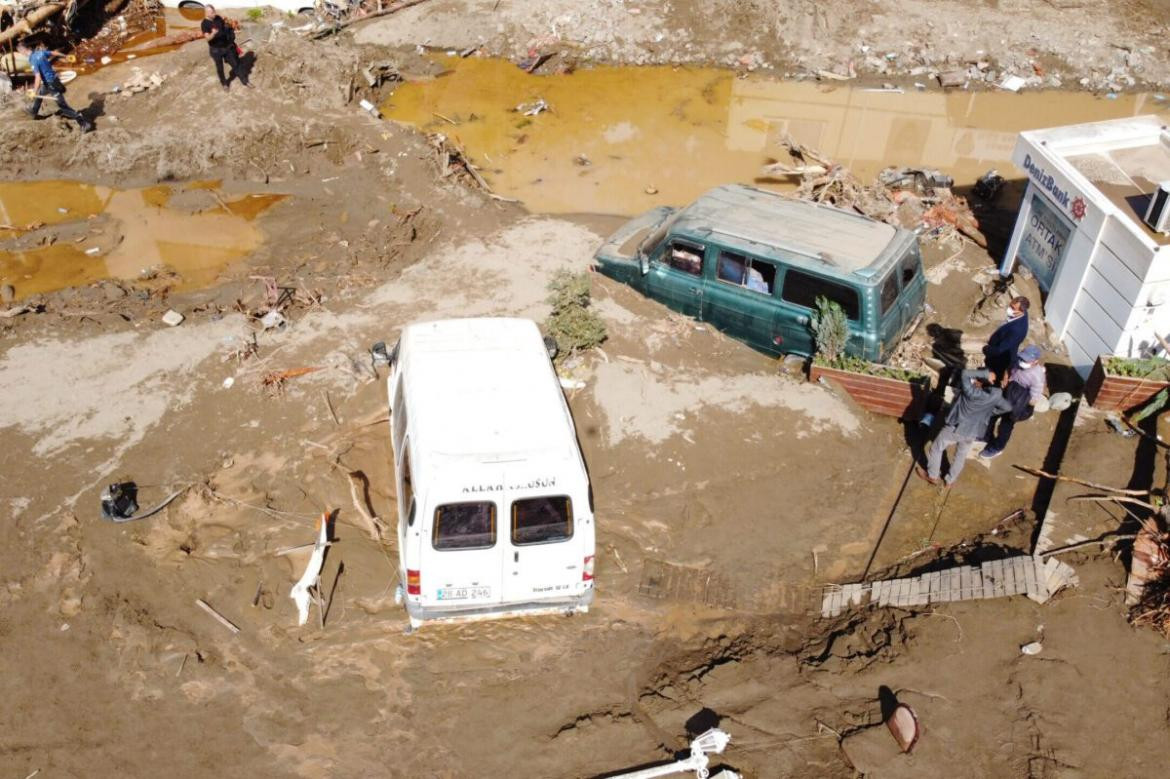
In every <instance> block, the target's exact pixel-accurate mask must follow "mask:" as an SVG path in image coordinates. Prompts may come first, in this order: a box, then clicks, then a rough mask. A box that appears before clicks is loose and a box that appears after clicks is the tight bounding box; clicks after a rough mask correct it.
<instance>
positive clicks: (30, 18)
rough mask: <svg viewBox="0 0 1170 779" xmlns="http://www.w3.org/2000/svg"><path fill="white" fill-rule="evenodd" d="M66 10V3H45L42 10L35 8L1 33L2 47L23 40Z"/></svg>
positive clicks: (0, 44)
mask: <svg viewBox="0 0 1170 779" xmlns="http://www.w3.org/2000/svg"><path fill="white" fill-rule="evenodd" d="M64 10H65V3H45V4H44V5H42V6H41V7H40V8H34V9H33V10H32V11H30V12H29V13H28V15H27V16H25V17H24V18H23V19H20V20H18V21H17V22H16V24H14V25H12V26H11V27H9V28H8V29H7V30H5V31H4V32H0V46H2V45H4V44H6V43H8V42H9V41H11V40H15V39H16V38H23V37H24V36H25V35H28V34H29V33H31V32H32V31H33V30H35V29H37V28H38V27H40V26H41V25H42V24H44V23H45V22H47V21H48V20H50V19H52V18H53V17H54V16H56V15H57V14H59V13H61V12H62V11H64Z"/></svg>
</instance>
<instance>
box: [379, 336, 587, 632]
mask: <svg viewBox="0 0 1170 779" xmlns="http://www.w3.org/2000/svg"><path fill="white" fill-rule="evenodd" d="M391 360H392V363H391V368H390V376H389V378H388V379H387V389H388V395H389V401H390V437H391V441H392V444H393V452H394V471H395V475H396V478H397V484H396V494H397V495H398V550H399V563H398V564H399V572H398V573H399V577H400V581H402V582H404V583H405V587H404V592H403V593H402V595H403V596H404V598H403V599H404V601H405V605H406V611H407V614H408V615H409V617H410V623H411V627H412V628H416V627H419V626H421V625H422V623H424V622H430V621H438V620H460V621H463V620H476V619H494V618H499V617H506V616H512V615H519V614H526V615H530V614H538V613H539V614H549V613H574V612H585V611H588V609H589V604H590V603H591V602H592V600H593V554H594V524H593V505H592V503H593V501H592V494H591V491H590V487H589V476H588V473H587V472H586V470H585V462H584V460H583V458H582V457H581V451H580V449H579V448H578V446H577V433H576V428H575V426H574V424H573V418H572V415H571V414H570V413H569V407H568V404H567V403H566V402H565V396H564V393H563V392H562V391H561V386H560V382H559V380H558V378H557V375H556V372H555V371H554V370H553V366H552V362H551V360H550V359H549V355H548V350H547V349H546V347H545V344H544V342H543V340H542V339H541V335H540V331H539V329H537V327H536V324H535V323H534V322H532V321H530V320H526V319H503V318H500V319H496V318H483V319H452V320H445V321H441V322H425V323H420V324H413V325H409V326H407V327H406V328H405V329H404V330H403V332H402V337H401V338H400V339H399V342H398V346H396V347H395V348H394V349H393V350H392V351H391Z"/></svg>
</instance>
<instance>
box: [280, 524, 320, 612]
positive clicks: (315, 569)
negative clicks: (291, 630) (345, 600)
mask: <svg viewBox="0 0 1170 779" xmlns="http://www.w3.org/2000/svg"><path fill="white" fill-rule="evenodd" d="M328 547H329V515H328V514H322V515H321V518H320V519H318V520H317V543H316V544H314V545H313V554H312V555H310V556H309V564H308V565H307V566H305V572H304V573H303V574H301V578H300V581H298V582H297V583H296V584H294V585H293V588H292V591H291V592H289V594H288V596H289V597H290V598H292V599H293V602H294V603H296V604H297V624H298V625H304V624H305V623H306V622H308V621H309V606H310V605H311V604H312V603H313V595H312V594H311V593H310V592H309V590H311V589H313V588H314V587H316V586H317V582H318V581H320V579H321V566H322V565H324V564H325V550H326V549H327V548H328Z"/></svg>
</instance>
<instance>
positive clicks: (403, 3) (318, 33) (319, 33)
mask: <svg viewBox="0 0 1170 779" xmlns="http://www.w3.org/2000/svg"><path fill="white" fill-rule="evenodd" d="M425 2H426V0H397V2H393V3H390V5H387V6H385V7H384V8H382V9H380V10H377V11H373V12H370V11H366V10H365V9H364V8H362V7H361V4H360V3H358V4H356V5H354V6H353V8H354V9H355V10H354V11H352V12H351V13H352V14H353V15H352V16H350V18H348V19H343V20H341V21H338V22H334V23H333V24H330V25H329V26H327V27H325V28H323V29H319V30H315V31H313V32H311V33H310V37H312V38H326V37H328V36H330V35H333V34H334V33H336V32H337V31H339V30H344V29H345V28H346V27H349V26H350V25H352V24H357V23H358V22H368V21H369V20H370V19H377V18H379V17H381V16H389V15H390V14H393V13H398V12H399V11H402V10H404V9H406V8H410V7H411V6H412V5H418V4H419V3H425Z"/></svg>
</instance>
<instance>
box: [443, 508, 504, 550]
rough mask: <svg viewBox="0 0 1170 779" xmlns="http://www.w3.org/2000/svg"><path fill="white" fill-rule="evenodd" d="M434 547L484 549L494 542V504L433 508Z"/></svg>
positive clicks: (491, 545)
mask: <svg viewBox="0 0 1170 779" xmlns="http://www.w3.org/2000/svg"><path fill="white" fill-rule="evenodd" d="M431 543H432V544H433V545H434V547H435V549H439V550H448V549H487V548H489V547H493V546H495V545H496V504H495V503H492V502H490V501H482V502H479V503H448V504H447V505H445V506H439V507H438V508H437V509H435V529H434V532H433V533H432V534H431Z"/></svg>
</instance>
